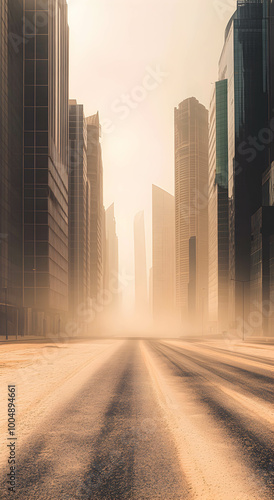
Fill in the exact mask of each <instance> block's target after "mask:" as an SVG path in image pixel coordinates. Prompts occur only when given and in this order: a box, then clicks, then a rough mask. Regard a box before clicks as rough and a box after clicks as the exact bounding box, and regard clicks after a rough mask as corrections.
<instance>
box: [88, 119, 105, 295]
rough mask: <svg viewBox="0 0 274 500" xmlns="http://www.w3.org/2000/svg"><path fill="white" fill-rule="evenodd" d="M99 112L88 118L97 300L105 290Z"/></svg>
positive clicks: (92, 282) (93, 289) (92, 253)
mask: <svg viewBox="0 0 274 500" xmlns="http://www.w3.org/2000/svg"><path fill="white" fill-rule="evenodd" d="M100 137H101V127H100V122H99V114H98V113H97V114H96V115H93V116H90V117H89V118H87V141H88V147H87V167H88V170H87V172H88V180H89V182H90V186H91V191H90V296H91V298H92V299H93V300H95V301H96V299H97V297H98V294H99V293H100V292H101V291H102V290H103V279H104V270H103V253H104V248H103V245H104V234H103V228H104V205H103V162H102V150H101V139H100Z"/></svg>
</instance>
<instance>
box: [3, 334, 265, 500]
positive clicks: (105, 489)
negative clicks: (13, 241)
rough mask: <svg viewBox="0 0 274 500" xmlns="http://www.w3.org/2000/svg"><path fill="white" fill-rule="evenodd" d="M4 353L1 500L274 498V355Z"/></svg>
mask: <svg viewBox="0 0 274 500" xmlns="http://www.w3.org/2000/svg"><path fill="white" fill-rule="evenodd" d="M0 350H2V358H1V359H2V365H1V402H3V405H2V408H4V409H3V410H2V411H1V413H0V430H1V433H2V435H1V449H2V454H0V465H1V491H0V497H1V499H2V498H3V499H6V498H15V499H20V500H21V499H22V500H34V499H35V500H51V499H52V500H59V499H60V500H63V499H64V500H65V499H67V500H74V499H75V500H78V499H79V500H80V499H83V500H93V499H94V500H97V499H98V500H99V499H106V500H108V499H109V500H111V499H117V500H120V499H121V500H123V499H125V500H126V499H134V500H141V499H142V500H143V499H144V500H145V499H148V500H156V499H159V500H172V499H174V500H180V499H186V500H188V499H201V500H215V499H216V500H230V499H231V500H252V499H254V500H267V499H270V500H271V499H273V498H274V493H273V491H274V433H273V429H274V425H273V424H274V411H273V401H274V397H273V375H274V373H273V372H274V359H273V352H274V350H273V347H266V346H255V345H244V346H243V345H237V344H225V343H224V344H221V343H220V344H217V343H212V344H210V343H196V344H195V343H187V342H182V341H179V340H177V341H172V340H170V341H168V340H109V341H107V340H105V341H103V340H102V341H101V342H100V341H97V342H85V343H81V344H80V343H79V344H77V343H74V344H63V345H61V344H57V343H55V344H54V343H52V344H51V345H46V344H45V345H39V346H37V345H34V344H33V345H31V346H25V345H24V346H22V345H21V346H16V345H13V346H9V347H8V346H1V347H0ZM45 353H46V354H45ZM34 366H35V369H34V368H33V367H34ZM11 383H14V385H15V386H16V394H17V396H16V397H17V399H16V435H17V441H16V489H15V493H9V492H8V488H7V472H8V467H9V465H8V464H7V458H8V457H7V453H6V451H7V442H8V441H7V432H6V428H7V426H6V422H5V419H6V418H7V417H6V406H5V405H6V400H7V396H6V392H7V386H8V384H11Z"/></svg>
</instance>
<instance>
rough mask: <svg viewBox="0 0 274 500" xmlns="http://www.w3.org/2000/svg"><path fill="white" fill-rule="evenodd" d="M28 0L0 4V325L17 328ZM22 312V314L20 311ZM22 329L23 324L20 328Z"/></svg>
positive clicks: (4, 328)
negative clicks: (25, 10)
mask: <svg viewBox="0 0 274 500" xmlns="http://www.w3.org/2000/svg"><path fill="white" fill-rule="evenodd" d="M22 26H23V2H22V1H20V0H18V1H17V2H12V1H8V0H2V1H1V3H0V34H1V36H0V61H1V63H0V68H1V78H0V303H1V307H0V327H1V332H2V333H5V332H6V333H12V334H14V333H15V332H16V331H17V318H18V320H19V322H20V315H19V312H20V309H21V308H22V247H23V245H22V207H23V203H22V178H23V171H22V164H23V161H22V123H23V44H22V41H20V43H19V44H18V43H16V42H18V39H20V40H22ZM17 315H18V316H17ZM20 330H21V328H20Z"/></svg>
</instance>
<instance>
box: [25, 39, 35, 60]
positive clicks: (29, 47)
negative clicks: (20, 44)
mask: <svg viewBox="0 0 274 500" xmlns="http://www.w3.org/2000/svg"><path fill="white" fill-rule="evenodd" d="M34 42H35V36H29V37H27V38H25V58H26V59H34Z"/></svg>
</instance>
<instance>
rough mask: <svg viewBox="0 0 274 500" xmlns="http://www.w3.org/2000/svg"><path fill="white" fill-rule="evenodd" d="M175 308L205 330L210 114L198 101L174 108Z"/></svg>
mask: <svg viewBox="0 0 274 500" xmlns="http://www.w3.org/2000/svg"><path fill="white" fill-rule="evenodd" d="M175 236H176V304H177V309H178V311H179V313H180V315H181V318H182V321H183V322H185V323H188V322H190V323H191V324H192V325H193V326H194V327H196V328H199V329H201V328H203V325H204V324H205V320H206V316H207V297H208V111H207V110H206V108H205V107H204V106H203V105H202V104H200V103H199V102H198V101H197V99H195V98H194V97H192V98H190V99H187V100H185V101H183V102H181V103H180V104H179V107H178V108H175Z"/></svg>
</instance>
